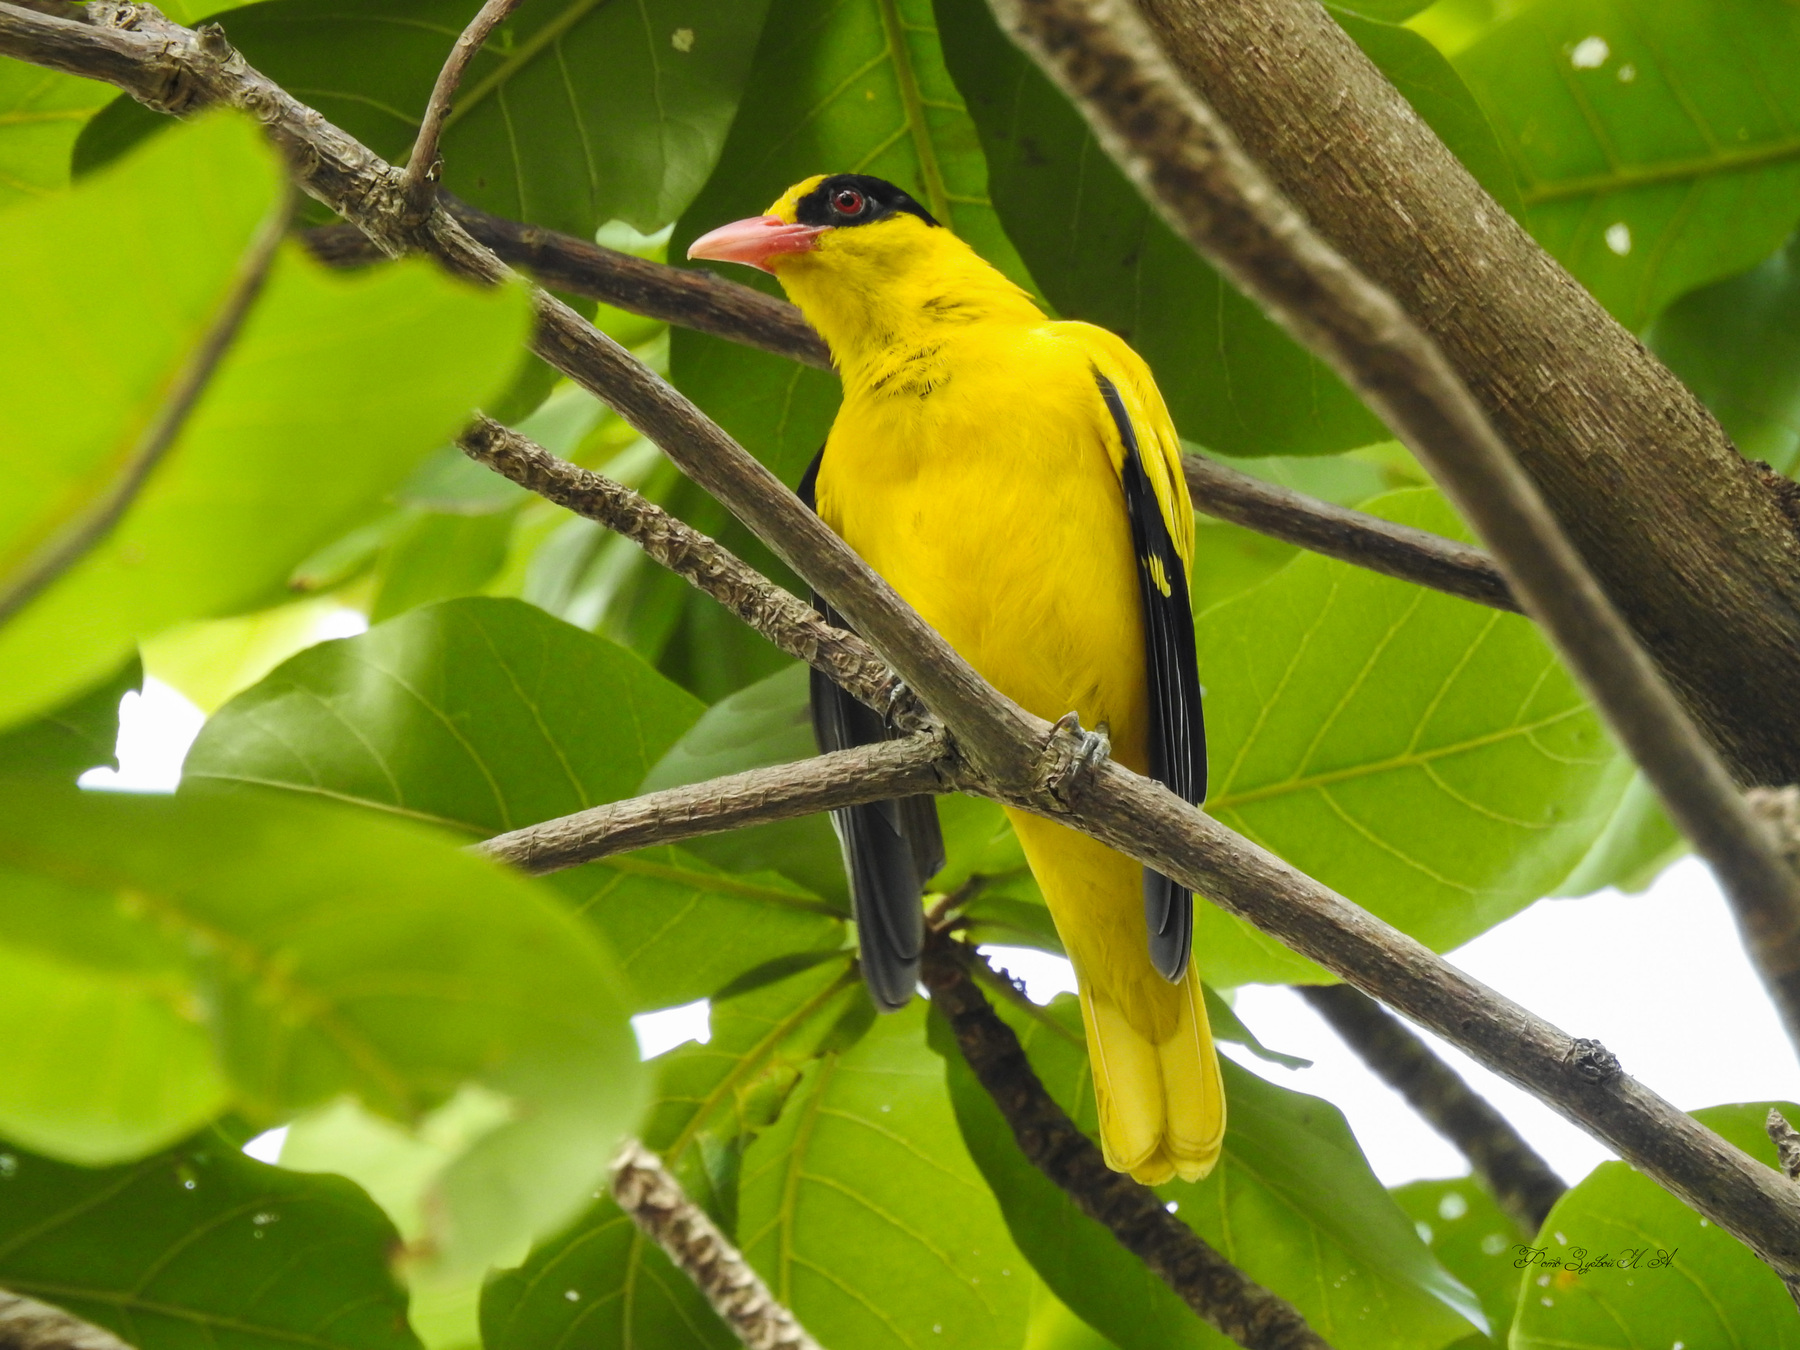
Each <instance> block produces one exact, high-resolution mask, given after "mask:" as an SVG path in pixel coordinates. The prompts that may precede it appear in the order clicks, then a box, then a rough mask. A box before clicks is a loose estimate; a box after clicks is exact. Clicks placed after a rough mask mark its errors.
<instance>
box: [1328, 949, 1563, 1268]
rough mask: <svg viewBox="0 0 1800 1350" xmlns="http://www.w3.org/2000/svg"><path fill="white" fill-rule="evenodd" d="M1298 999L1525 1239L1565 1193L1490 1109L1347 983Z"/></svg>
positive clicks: (1403, 1026)
mask: <svg viewBox="0 0 1800 1350" xmlns="http://www.w3.org/2000/svg"><path fill="white" fill-rule="evenodd" d="M1299 993H1300V996H1301V997H1302V998H1304V999H1305V1000H1306V1001H1307V1002H1308V1003H1310V1004H1312V1006H1313V1010H1314V1011H1315V1012H1317V1013H1318V1014H1319V1016H1321V1017H1323V1018H1324V1019H1325V1020H1326V1021H1327V1022H1328V1023H1330V1024H1331V1029H1332V1030H1333V1031H1335V1032H1337V1034H1338V1035H1339V1036H1340V1037H1341V1038H1342V1039H1343V1041H1344V1043H1345V1044H1346V1045H1348V1046H1349V1047H1350V1048H1351V1049H1352V1050H1354V1051H1355V1052H1356V1053H1357V1055H1358V1056H1359V1057H1360V1058H1361V1059H1362V1061H1363V1063H1364V1064H1367V1065H1368V1066H1369V1068H1370V1069H1372V1070H1373V1071H1374V1073H1375V1076H1376V1077H1378V1078H1380V1079H1381V1081H1382V1082H1384V1083H1386V1084H1387V1085H1388V1086H1389V1087H1391V1088H1393V1089H1394V1091H1396V1092H1398V1093H1399V1094H1400V1095H1401V1096H1402V1097H1404V1098H1406V1102H1407V1105H1409V1106H1411V1107H1412V1109H1413V1110H1415V1111H1417V1112H1418V1113H1419V1114H1420V1115H1421V1116H1423V1117H1424V1118H1425V1120H1426V1122H1427V1123H1428V1124H1429V1125H1430V1126H1431V1127H1432V1129H1434V1130H1436V1131H1437V1132H1438V1133H1439V1134H1441V1135H1443V1136H1444V1138H1446V1139H1448V1140H1449V1141H1450V1142H1451V1143H1452V1144H1454V1145H1456V1147H1457V1148H1458V1149H1459V1150H1461V1152H1462V1155H1463V1156H1464V1157H1465V1158H1467V1159H1468V1160H1469V1164H1470V1166H1472V1167H1473V1168H1474V1169H1475V1174H1476V1175H1477V1176H1479V1177H1480V1178H1481V1180H1482V1181H1483V1182H1484V1183H1485V1184H1486V1186H1487V1188H1488V1190H1489V1192H1490V1193H1492V1195H1493V1197H1494V1199H1495V1200H1496V1201H1498V1202H1499V1205H1500V1208H1501V1209H1503V1210H1505V1211H1506V1212H1507V1214H1509V1215H1510V1216H1511V1217H1512V1220H1513V1222H1514V1223H1516V1224H1518V1225H1519V1227H1520V1228H1521V1229H1523V1230H1524V1231H1525V1233H1527V1234H1532V1233H1535V1232H1537V1230H1538V1229H1540V1228H1542V1227H1543V1226H1544V1217H1545V1216H1546V1215H1547V1214H1549V1213H1550V1207H1551V1206H1552V1205H1554V1204H1555V1203H1556V1202H1557V1200H1558V1199H1559V1198H1560V1197H1561V1196H1562V1193H1563V1192H1564V1191H1566V1190H1567V1189H1568V1187H1567V1186H1565V1185H1564V1184H1563V1181H1562V1178H1561V1177H1559V1176H1557V1175H1556V1173H1555V1172H1554V1171H1552V1170H1551V1167H1550V1164H1549V1163H1547V1162H1545V1161H1544V1160H1543V1158H1541V1157H1540V1156H1538V1152H1537V1150H1536V1149H1534V1148H1532V1146H1531V1145H1530V1144H1528V1143H1526V1142H1525V1137H1524V1136H1523V1135H1521V1134H1520V1133H1519V1132H1518V1131H1517V1130H1515V1129H1514V1128H1513V1126H1512V1122H1511V1121H1509V1120H1507V1118H1506V1117H1505V1116H1503V1115H1501V1114H1500V1113H1499V1112H1498V1111H1496V1110H1495V1109H1494V1108H1493V1107H1492V1106H1490V1105H1489V1104H1488V1102H1487V1100H1486V1099H1485V1098H1484V1097H1482V1096H1481V1094H1480V1093H1478V1092H1476V1091H1475V1090H1474V1089H1473V1088H1471V1087H1470V1086H1469V1085H1468V1084H1467V1083H1465V1082H1464V1081H1463V1080H1462V1078H1461V1077H1460V1076H1459V1075H1458V1074H1457V1073H1456V1071H1455V1070H1454V1069H1452V1068H1451V1067H1450V1066H1449V1065H1448V1064H1446V1063H1444V1061H1443V1060H1441V1059H1439V1058H1438V1057H1437V1056H1436V1055H1434V1054H1433V1053H1432V1052H1431V1047H1430V1046H1428V1045H1426V1044H1425V1042H1424V1041H1422V1040H1420V1039H1419V1037H1417V1036H1415V1035H1414V1034H1413V1032H1412V1030H1411V1029H1410V1028H1409V1027H1408V1026H1407V1025H1406V1024H1405V1023H1404V1022H1402V1021H1401V1020H1400V1019H1399V1018H1398V1017H1395V1016H1394V1015H1393V1014H1392V1013H1390V1012H1388V1011H1387V1010H1386V1009H1385V1008H1383V1007H1382V1006H1381V1005H1380V1004H1379V1003H1377V1002H1375V1000H1374V999H1372V998H1370V997H1369V996H1368V995H1366V994H1363V993H1359V992H1358V991H1357V990H1355V989H1353V988H1351V987H1350V986H1349V985H1347V984H1323V985H1302V986H1300V988H1299Z"/></svg>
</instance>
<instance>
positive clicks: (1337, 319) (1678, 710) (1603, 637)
mask: <svg viewBox="0 0 1800 1350" xmlns="http://www.w3.org/2000/svg"><path fill="white" fill-rule="evenodd" d="M994 7H995V11H996V12H997V13H998V14H999V15H1000V16H1001V21H1002V23H1003V25H1004V26H1005V27H1006V28H1008V29H1009V30H1010V31H1011V33H1012V34H1013V36H1014V38H1015V39H1016V40H1017V41H1019V43H1020V44H1021V45H1022V46H1023V47H1025V49H1026V50H1027V51H1028V52H1030V53H1031V54H1032V56H1033V57H1034V59H1036V60H1037V61H1038V62H1039V64H1040V65H1042V66H1043V67H1044V69H1045V71H1046V72H1047V73H1048V74H1049V75H1050V76H1051V78H1052V79H1054V80H1055V81H1056V82H1057V83H1058V84H1059V85H1061V86H1062V88H1063V89H1064V90H1065V91H1067V92H1068V94H1069V95H1070V97H1071V98H1072V99H1073V100H1074V101H1075V103H1076V106H1077V107H1078V108H1079V109H1080V110H1081V111H1082V113H1083V114H1084V116H1086V118H1087V119H1088V122H1089V124H1090V125H1091V126H1093V128H1094V130H1095V133H1096V135H1097V136H1098V137H1099V138H1100V140H1101V143H1102V144H1103V145H1105V146H1106V147H1107V149H1108V151H1109V153H1111V155H1112V156H1113V158H1114V159H1115V160H1117V161H1118V162H1119V163H1120V165H1121V166H1122V167H1123V168H1124V169H1125V171H1126V172H1127V173H1128V174H1129V175H1130V176H1131V177H1132V178H1133V180H1134V181H1136V183H1137V184H1138V186H1139V187H1140V188H1141V189H1142V190H1143V191H1144V193H1145V195H1146V196H1147V197H1148V198H1149V199H1150V201H1151V202H1152V203H1153V204H1154V205H1155V206H1156V207H1157V208H1158V210H1160V211H1161V212H1162V214H1163V215H1164V217H1165V218H1166V219H1167V220H1168V221H1169V223H1170V225H1171V226H1172V227H1173V228H1174V229H1175V230H1176V231H1177V232H1179V233H1180V234H1181V235H1182V236H1183V237H1184V238H1186V239H1187V240H1188V242H1189V243H1190V244H1192V245H1193V246H1194V248H1195V249H1196V250H1198V251H1199V252H1200V253H1202V254H1203V255H1205V256H1206V257H1207V258H1208V259H1209V260H1210V261H1211V262H1213V263H1214V264H1215V265H1216V266H1218V267H1219V268H1220V269H1221V270H1222V271H1224V272H1225V273H1226V274H1227V275H1228V276H1230V277H1232V278H1233V280H1234V281H1236V283H1237V284H1238V286H1239V287H1240V288H1241V289H1242V290H1244V291H1245V292H1246V293H1247V294H1249V295H1250V296H1252V297H1253V298H1254V299H1256V300H1257V302H1258V303H1259V304H1261V305H1262V307H1263V308H1264V309H1265V310H1267V311H1268V313H1269V314H1270V315H1271V316H1272V317H1274V318H1275V319H1276V320H1277V321H1278V322H1280V323H1281V324H1282V325H1283V326H1284V327H1286V328H1287V329H1288V330H1289V331H1290V332H1291V333H1293V334H1294V336H1295V337H1297V338H1299V339H1300V340H1301V341H1302V342H1304V343H1306V344H1307V346H1309V347H1311V348H1312V349H1313V350H1314V351H1315V352H1317V353H1318V354H1319V355H1320V356H1322V357H1324V358H1325V359H1326V360H1327V361H1329V362H1330V363H1331V364H1332V366H1333V367H1335V368H1336V370H1337V371H1338V373H1339V374H1341V375H1343V376H1344V378H1345V379H1346V380H1348V381H1349V382H1350V383H1351V384H1352V385H1353V386H1354V387H1355V388H1356V389H1357V390H1358V391H1359V392H1360V393H1361V394H1362V396H1363V399H1364V401H1365V402H1367V403H1368V405H1369V406H1370V407H1371V408H1372V409H1373V410H1374V411H1375V412H1376V413H1378V414H1379V415H1380V416H1381V417H1382V418H1383V420H1384V421H1386V422H1387V424H1388V426H1390V427H1391V428H1393V430H1394V431H1395V432H1396V434H1398V435H1399V436H1400V438H1401V439H1402V440H1404V441H1405V442H1406V443H1407V444H1408V445H1410V446H1411V447H1412V449H1413V450H1414V452H1415V453H1416V454H1417V455H1418V456H1419V458H1420V459H1421V460H1422V461H1423V462H1424V464H1425V465H1426V467H1427V468H1429V469H1430V470H1431V473H1432V476H1433V477H1434V478H1436V479H1437V481H1438V482H1439V483H1440V484H1441V485H1442V486H1443V487H1444V489H1445V491H1446V492H1447V493H1448V494H1449V495H1450V497H1451V499H1452V500H1453V501H1455V503H1456V505H1457V506H1458V508H1459V509H1460V510H1461V511H1462V513H1463V516H1464V517H1465V518H1466V519H1467V520H1468V521H1469V522H1470V524H1471V525H1473V526H1474V527H1475V530H1476V532H1477V533H1478V534H1479V535H1480V536H1481V537H1482V539H1483V540H1484V541H1485V542H1486V543H1487V545H1488V547H1489V548H1491V549H1493V551H1494V554H1495V557H1496V559H1497V561H1498V562H1499V563H1500V566H1501V569H1502V570H1503V571H1504V572H1505V573H1506V576H1507V579H1508V581H1509V582H1510V584H1511V586H1512V590H1513V594H1514V595H1515V596H1517V597H1518V598H1519V600H1520V601H1521V602H1522V603H1523V605H1524V607H1525V610H1526V612H1527V613H1529V614H1530V615H1531V616H1532V617H1533V618H1534V619H1536V620H1537V622H1538V624H1539V626H1540V627H1541V628H1542V629H1543V630H1544V632H1545V633H1546V635H1547V636H1548V637H1549V638H1550V639H1551V641H1552V642H1553V643H1554V645H1555V646H1556V648H1557V650H1558V651H1559V652H1560V653H1561V655H1562V657H1563V659H1564V661H1565V662H1566V663H1567V664H1568V665H1569V667H1570V669H1571V670H1572V671H1573V672H1574V673H1575V675H1576V676H1577V678H1578V679H1580V681H1581V683H1582V685H1583V686H1584V687H1585V688H1586V690H1587V693H1588V696H1589V697H1590V698H1592V699H1593V701H1594V703H1595V704H1596V705H1597V706H1598V707H1599V709H1600V711H1601V712H1602V713H1603V714H1604V715H1605V717H1606V720H1607V722H1608V724H1609V725H1610V726H1611V728H1612V730H1613V733H1614V734H1615V735H1616V736H1617V737H1618V739H1619V740H1620V741H1621V742H1623V744H1624V745H1625V747H1626V749H1627V750H1629V751H1630V752H1631V756H1632V758H1633V759H1634V760H1636V761H1637V763H1638V765H1639V767H1640V768H1642V769H1643V771H1644V776H1645V777H1646V778H1647V779H1648V780H1649V781H1650V783H1651V785H1652V787H1654V788H1655V789H1656V793H1657V796H1658V797H1659V798H1661V800H1662V803H1663V805H1664V807H1666V808H1667V810H1668V812H1669V815H1670V816H1671V817H1672V818H1673V819H1674V821H1675V823H1676V825H1677V826H1678V827H1679V828H1680V829H1681V832H1682V833H1683V834H1684V835H1686V836H1687V838H1688V839H1689V841H1690V842H1691V843H1692V844H1693V845H1694V848H1695V851H1696V852H1698V853H1699V854H1700V855H1701V856H1702V857H1703V858H1705V859H1706V861H1707V862H1709V863H1710V864H1711V865H1712V868H1713V871H1714V873H1715V874H1716V875H1717V876H1718V878H1719V881H1720V883H1721V885H1722V886H1723V887H1724V890H1725V893H1726V895H1727V897H1728V898H1729V899H1730V900H1731V904H1732V909H1733V912H1734V913H1735V915H1736V917H1737V920H1738V924H1739V927H1740V928H1741V929H1743V930H1744V932H1745V935H1746V939H1747V941H1748V943H1749V945H1750V948H1751V952H1752V955H1757V954H1759V953H1761V952H1763V951H1766V950H1775V951H1783V952H1785V951H1794V952H1795V953H1796V954H1797V955H1796V957H1795V958H1794V959H1793V960H1788V959H1786V958H1784V959H1782V960H1781V962H1780V963H1779V964H1778V965H1776V966H1775V967H1773V968H1764V969H1763V971H1762V976H1763V981H1764V983H1765V984H1766V985H1767V986H1768V989H1769V992H1770V995H1771V996H1772V997H1773V998H1774V1001H1775V1004H1776V1007H1777V1008H1778V1009H1779V1010H1780V1012H1781V1014H1782V1017H1783V1020H1784V1021H1785V1023H1786V1026H1787V1031H1788V1035H1789V1037H1790V1038H1791V1039H1793V1040H1794V1042H1795V1043H1796V1044H1797V1045H1800V874H1796V873H1795V872H1794V871H1793V869H1791V868H1790V867H1788V865H1787V863H1786V861H1785V860H1784V859H1783V858H1782V856H1781V854H1780V852H1779V850H1778V849H1777V848H1776V847H1775V842H1774V839H1773V836H1772V835H1771V833H1770V831H1769V830H1768V829H1767V828H1766V827H1765V826H1764V825H1763V824H1762V822H1761V821H1759V820H1758V819H1757V818H1756V817H1755V815H1754V814H1753V813H1752V812H1751V811H1750V808H1749V807H1748V806H1747V805H1746V804H1745V802H1744V799H1743V796H1742V794H1741V793H1740V792H1739V791H1738V789H1737V786H1736V784H1735V783H1733V782H1732V779H1731V775H1730V774H1729V773H1728V772H1727V770H1726V768H1725V766H1724V764H1723V763H1722V762H1721V760H1720V758H1719V756H1718V754H1717V753H1716V752H1715V751H1714V749H1713V747H1712V745H1711V744H1710V743H1709V742H1708V741H1707V740H1706V739H1705V738H1704V737H1703V736H1702V735H1701V734H1700V731H1699V729H1698V728H1697V727H1696V726H1695V725H1694V724H1693V722H1692V721H1690V720H1689V718H1688V716H1687V713H1686V711H1685V709H1683V707H1682V705H1681V704H1680V702H1679V701H1678V700H1677V699H1676V698H1675V695H1674V694H1673V692H1672V691H1671V690H1670V689H1669V687H1668V686H1667V685H1666V684H1664V683H1663V680H1662V676H1661V674H1660V673H1659V672H1658V671H1657V668H1656V666H1655V664H1654V663H1653V662H1652V661H1651V660H1650V657H1649V655H1648V654H1647V653H1646V652H1645V651H1644V649H1643V648H1642V647H1640V646H1639V645H1638V643H1637V641H1636V639H1635V638H1634V637H1633V636H1632V634H1631V631H1630V630H1629V629H1628V628H1627V627H1626V626H1625V623H1624V621H1623V620H1622V619H1621V618H1620V617H1619V614H1618V611H1617V610H1615V609H1614V608H1613V607H1612V604H1611V602H1610V601H1609V600H1608V599H1607V597H1606V595H1605V594H1604V593H1603V592H1602V591H1601V589H1600V587H1599V583H1598V582H1596V581H1595V579H1594V577H1593V575H1592V574H1591V573H1590V572H1589V571H1588V570H1587V568H1586V566H1585V565H1584V564H1583V562H1582V560H1581V557H1580V555H1579V554H1577V553H1576V552H1575V550H1574V548H1573V546H1572V545H1570V543H1569V541H1568V539H1567V537H1566V536H1565V535H1564V534H1563V532H1562V530H1561V528H1560V527H1559V526H1558V524H1557V521H1556V519H1555V518H1554V517H1553V516H1552V515H1551V514H1550V511H1549V509H1548V508H1547V507H1546V506H1545V504H1544V501H1543V498H1542V497H1541V496H1540V495H1539V493H1538V490H1537V488H1536V486H1535V485H1534V484H1533V482H1532V481H1531V479H1530V478H1529V477H1528V476H1527V475H1526V474H1525V472H1524V470H1523V469H1521V468H1520V467H1519V465H1518V463H1517V462H1516V461H1515V460H1514V459H1513V457H1512V453H1511V452H1510V451H1509V450H1508V449H1507V447H1506V446H1505V444H1504V443H1503V442H1502V441H1501V440H1500V438H1499V437H1498V435H1496V434H1495V432H1494V428H1493V427H1492V425H1491V424H1490V423H1489V422H1488V420H1487V416H1486V414H1485V413H1484V412H1483V411H1482V409H1481V408H1480V406H1479V405H1477V404H1476V402H1475V401H1474V399H1473V398H1472V397H1471V396H1470V394H1469V391H1468V389H1467V388H1465V387H1464V385H1463V383H1462V381H1461V379H1460V378H1459V377H1458V375H1457V373H1456V372H1455V371H1454V370H1452V369H1451V367H1450V366H1449V364H1448V363H1447V362H1446V361H1445V360H1444V358H1443V355H1442V353H1441V352H1439V351H1438V348H1437V344H1436V343H1435V342H1433V341H1432V339H1431V338H1430V337H1429V336H1428V335H1426V334H1425V333H1424V332H1423V331H1422V330H1421V329H1420V328H1419V327H1418V326H1417V325H1416V324H1414V323H1413V321H1412V320H1411V319H1410V318H1409V317H1408V316H1407V315H1406V313H1405V312H1404V311H1403V310H1401V309H1400V307H1399V305H1398V304H1397V303H1396V302H1395V301H1394V299H1393V297H1392V296H1390V295H1389V294H1388V293H1387V292H1386V291H1383V290H1382V289H1381V288H1380V287H1378V286H1376V285H1375V284H1374V283H1373V282H1371V281H1370V280H1369V279H1368V278H1366V277H1365V276H1363V275H1362V273H1360V272H1358V271H1357V270H1356V269H1355V267H1353V266H1352V265H1351V264H1350V263H1348V262H1347V261H1345V259H1344V258H1343V256H1342V255H1340V254H1339V253H1338V252H1337V251H1336V249H1334V248H1333V247H1332V246H1331V245H1330V244H1329V243H1327V242H1326V241H1325V240H1324V239H1323V238H1321V237H1320V236H1319V235H1318V234H1317V233H1315V232H1314V231H1313V229H1312V227H1311V226H1310V225H1308V224H1307V222H1306V221H1305V220H1304V219H1303V218H1302V217H1301V216H1300V214H1299V212H1298V211H1296V210H1295V209H1294V207H1293V206H1292V204H1290V203H1289V202H1288V201H1287V199H1286V198H1284V197H1283V196H1282V195H1281V194H1280V192H1279V191H1278V190H1277V189H1276V188H1275V187H1274V185H1273V184H1272V183H1270V182H1269V180H1268V178H1267V177H1266V176H1265V175H1264V174H1263V172H1262V170H1261V169H1259V168H1258V167H1257V166H1256V165H1255V164H1253V163H1252V162H1251V161H1250V159H1249V158H1248V156H1246V155H1245V154H1244V152H1243V150H1242V149H1241V148H1240V147H1239V146H1238V144H1237V141H1236V139H1235V138H1234V137H1233V136H1232V135H1231V133H1230V131H1228V130H1227V129H1226V128H1225V126H1224V124H1223V123H1221V122H1220V121H1219V119H1218V116H1217V115H1216V114H1215V113H1214V112H1213V110H1212V109H1211V108H1210V107H1208V106H1207V105H1206V104H1205V103H1204V102H1203V101H1202V100H1201V99H1200V98H1199V96H1198V95H1196V94H1194V93H1193V92H1192V91H1191V90H1190V89H1189V88H1188V87H1187V86H1186V85H1185V84H1184V83H1183V82H1182V80H1181V77H1180V76H1179V75H1177V74H1176V72H1175V70H1174V68H1173V67H1172V66H1171V65H1170V64H1169V62H1168V61H1167V60H1166V59H1165V58H1164V56H1163V54H1162V52H1161V51H1160V50H1159V49H1158V48H1157V46H1156V42H1155V39H1154V38H1152V37H1151V35H1150V32H1149V29H1148V28H1146V27H1145V25H1144V23H1143V21H1142V20H1141V19H1140V18H1139V17H1138V15H1137V12H1136V10H1135V9H1133V8H1132V7H1131V5H1130V3H1129V0H994ZM1790 678H1791V672H1790Z"/></svg>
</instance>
